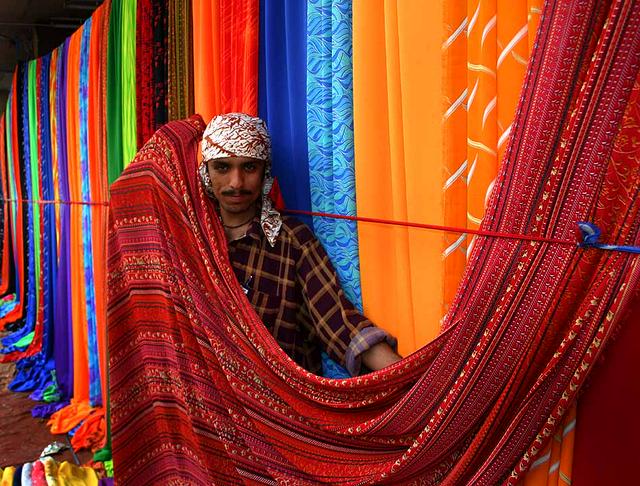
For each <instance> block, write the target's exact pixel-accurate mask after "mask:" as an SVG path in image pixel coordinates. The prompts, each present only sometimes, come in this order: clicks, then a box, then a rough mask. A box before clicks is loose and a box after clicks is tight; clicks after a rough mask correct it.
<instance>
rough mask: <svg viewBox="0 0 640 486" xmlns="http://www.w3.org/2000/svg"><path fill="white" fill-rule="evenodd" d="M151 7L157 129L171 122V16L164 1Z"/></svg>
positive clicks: (156, 1) (155, 120)
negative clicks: (168, 97)
mask: <svg viewBox="0 0 640 486" xmlns="http://www.w3.org/2000/svg"><path fill="white" fill-rule="evenodd" d="M151 7H152V16H153V18H152V21H153V24H152V28H153V73H152V75H153V94H154V97H153V112H154V127H155V128H156V129H157V128H159V127H161V126H162V125H164V124H165V123H167V121H168V120H169V114H168V110H169V106H168V102H167V90H168V82H169V78H168V62H169V52H168V39H169V24H168V18H169V14H168V11H167V2H165V1H164V0H153V1H152V5H151Z"/></svg>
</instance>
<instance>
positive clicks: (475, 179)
mask: <svg viewBox="0 0 640 486" xmlns="http://www.w3.org/2000/svg"><path fill="white" fill-rule="evenodd" d="M496 14H497V12H496V2H495V0H493V1H488V0H470V1H469V3H468V15H470V16H471V19H470V21H469V28H468V45H467V66H468V87H469V91H470V94H469V97H470V100H469V102H468V103H467V111H468V119H467V160H468V161H469V171H468V175H467V185H468V192H467V227H469V228H473V229H476V228H478V226H479V225H480V222H481V221H482V217H483V216H484V206H485V198H486V194H487V189H488V188H489V186H490V185H491V183H492V182H493V180H494V179H495V176H496V173H497V168H498V159H497V150H496V145H497V141H498V133H497V125H496V104H497V98H496V95H497V93H496V90H497V86H496V85H497V79H496V59H497V54H496V51H497V48H496V22H497V21H496Z"/></svg>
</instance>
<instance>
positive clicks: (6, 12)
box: [0, 0, 102, 113]
mask: <svg viewBox="0 0 640 486" xmlns="http://www.w3.org/2000/svg"><path fill="white" fill-rule="evenodd" d="M101 3H102V0H0V113H2V112H4V110H5V103H6V100H7V96H8V94H9V89H10V88H11V80H12V76H13V71H14V69H15V66H16V64H17V63H18V62H20V61H27V60H29V59H34V58H36V57H39V56H41V55H43V54H46V53H47V52H49V51H51V50H53V49H55V48H56V47H58V45H60V43H61V42H62V41H63V40H64V39H65V38H66V37H68V36H69V35H71V34H72V33H73V31H75V30H76V29H77V28H78V27H79V26H80V25H81V24H82V22H84V20H85V19H87V18H89V17H90V16H91V14H92V12H93V11H94V10H95V9H96V8H97V7H98V6H99V5H100V4H101Z"/></svg>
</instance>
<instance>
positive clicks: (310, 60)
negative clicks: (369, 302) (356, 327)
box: [307, 0, 362, 310]
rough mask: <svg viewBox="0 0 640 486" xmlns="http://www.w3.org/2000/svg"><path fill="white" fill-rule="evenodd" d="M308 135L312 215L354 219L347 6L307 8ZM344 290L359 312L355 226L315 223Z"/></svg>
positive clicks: (313, 1) (312, 1)
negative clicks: (313, 212)
mask: <svg viewBox="0 0 640 486" xmlns="http://www.w3.org/2000/svg"><path fill="white" fill-rule="evenodd" d="M307 8H308V13H307V100H308V101H307V132H308V141H307V143H308V147H309V177H310V189H311V207H312V210H313V211H316V212H324V213H337V214H344V215H348V216H355V215H356V191H355V162H354V152H353V69H352V57H353V56H352V41H351V37H352V35H351V34H352V27H351V2H340V1H335V0H309V1H308V4H307ZM313 224H314V228H315V233H316V235H317V237H318V238H319V239H320V241H321V242H322V245H323V246H324V248H325V249H326V250H327V253H328V254H329V257H330V258H331V261H332V263H333V265H334V266H335V267H336V270H337V272H338V276H339V277H340V282H341V283H342V288H343V289H344V291H345V293H346V295H347V297H348V298H349V300H351V302H353V304H354V305H355V306H356V307H357V308H358V309H360V310H362V293H361V289H360V263H359V259H358V233H357V225H356V222H355V221H345V220H335V219H331V218H320V217H315V218H314V222H313Z"/></svg>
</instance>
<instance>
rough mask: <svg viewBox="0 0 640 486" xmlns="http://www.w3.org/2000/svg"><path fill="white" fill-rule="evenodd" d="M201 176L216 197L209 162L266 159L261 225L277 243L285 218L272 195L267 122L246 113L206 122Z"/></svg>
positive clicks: (210, 194)
mask: <svg viewBox="0 0 640 486" xmlns="http://www.w3.org/2000/svg"><path fill="white" fill-rule="evenodd" d="M200 149H201V151H202V163H201V164H200V167H199V172H200V179H201V180H202V184H203V186H204V190H205V193H206V194H207V195H208V196H209V197H211V198H214V194H213V189H212V186H211V179H210V177H209V170H208V167H207V165H208V164H207V162H209V161H210V160H214V159H220V158H224V157H252V158H254V159H260V160H264V161H265V168H264V181H263V183H262V201H261V206H260V226H261V227H262V231H263V233H264V234H265V236H266V237H267V240H268V241H269V243H270V244H271V246H274V245H275V243H276V238H277V237H278V234H279V233H280V228H281V227H282V217H281V216H280V213H279V212H278V211H277V210H276V209H275V208H274V207H273V202H272V201H271V198H270V197H269V193H270V192H271V187H272V186H273V177H271V137H270V136H269V132H268V131H267V125H266V124H265V122H264V121H262V120H261V119H260V118H258V117H255V116H251V115H247V114H246V113H226V114H224V115H217V116H215V117H213V119H212V120H211V121H210V122H209V124H208V125H207V128H206V129H205V131H204V135H203V136H202V144H201V147H200Z"/></svg>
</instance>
